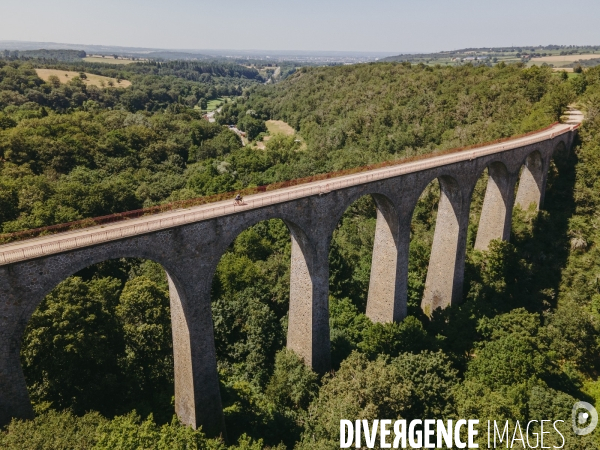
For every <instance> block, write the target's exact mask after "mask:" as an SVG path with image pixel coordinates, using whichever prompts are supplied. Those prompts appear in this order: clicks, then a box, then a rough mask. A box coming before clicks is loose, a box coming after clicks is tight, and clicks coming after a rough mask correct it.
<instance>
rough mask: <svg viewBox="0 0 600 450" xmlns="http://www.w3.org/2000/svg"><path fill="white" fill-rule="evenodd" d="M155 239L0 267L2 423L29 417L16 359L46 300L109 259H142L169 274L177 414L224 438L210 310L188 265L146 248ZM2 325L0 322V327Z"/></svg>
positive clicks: (21, 374)
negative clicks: (198, 293) (4, 305)
mask: <svg viewBox="0 0 600 450" xmlns="http://www.w3.org/2000/svg"><path fill="white" fill-rule="evenodd" d="M154 239H156V235H155V236H153V237H151V236H149V235H146V236H144V237H143V238H141V239H134V240H133V241H137V242H135V243H133V244H132V245H127V244H126V245H119V244H120V243H119V242H116V243H114V242H113V243H110V244H108V245H103V246H97V247H87V248H84V249H81V250H75V251H73V252H70V253H67V254H59V255H52V256H49V257H45V258H40V259H37V260H31V261H26V262H24V263H20V264H19V263H18V264H15V265H12V266H4V267H0V283H1V284H3V287H2V288H1V289H0V298H1V299H2V300H3V301H6V303H7V304H10V305H11V306H12V307H13V308H12V311H9V313H12V316H13V317H12V319H13V320H10V319H11V317H10V314H9V316H8V317H6V319H7V320H9V321H8V322H7V323H8V324H10V325H12V326H11V329H9V330H7V329H6V328H5V332H2V333H0V337H2V338H3V339H2V340H5V342H1V343H0V388H1V389H0V423H5V422H7V421H9V420H10V419H11V418H12V417H19V418H31V417H32V416H33V410H32V407H31V403H30V399H29V394H28V392H27V386H26V383H25V377H24V375H23V369H22V366H21V363H20V360H19V354H20V350H21V345H22V340H23V335H24V332H25V328H26V327H27V324H28V322H29V320H30V318H31V316H32V314H33V312H34V311H35V310H36V308H37V307H38V306H39V304H40V303H41V302H42V300H43V299H44V297H45V296H46V295H47V294H49V293H50V292H51V291H52V290H53V289H54V288H55V287H56V286H57V285H58V284H59V283H60V282H61V281H63V280H65V279H67V278H68V277H69V276H72V275H74V274H76V273H77V272H79V271H81V270H83V269H85V268H86V267H89V266H92V265H94V264H98V263H101V262H103V261H107V260H111V259H119V258H142V259H146V260H152V261H154V262H156V263H158V264H160V265H161V267H163V269H165V272H166V273H167V280H168V284H169V296H170V306H171V308H170V309H171V326H172V331H173V357H174V372H175V412H176V413H177V415H178V417H179V418H180V420H181V421H182V422H183V423H185V424H188V425H191V426H192V427H194V428H196V427H197V426H199V425H202V426H203V429H204V430H205V431H206V432H207V434H209V435H219V434H224V421H223V416H222V409H221V399H220V393H219V388H218V376H217V370H216V359H215V355H214V338H213V334H212V326H210V327H207V326H206V324H207V323H209V324H211V325H212V317H210V307H209V308H203V307H202V305H200V304H199V303H200V302H198V301H197V298H194V297H195V296H196V292H195V291H196V290H197V286H195V285H193V283H190V275H189V274H186V273H185V272H186V271H185V268H186V267H187V268H189V265H188V266H186V265H185V264H182V265H178V264H177V261H174V260H172V259H170V258H165V257H163V256H162V255H161V254H160V252H159V251H157V252H155V251H154V250H153V249H155V248H156V247H158V246H153V245H148V244H151V243H153V242H155V241H154ZM143 244H146V245H143ZM184 266H185V267H184ZM34 274H35V275H34ZM191 277H194V275H191ZM32 279H33V280H34V282H30V283H28V284H21V280H23V281H24V282H26V283H27V281H28V280H29V281H31V280H32ZM15 281H16V282H15ZM1 303H2V302H0V304H1ZM209 306H210V305H209ZM15 316H17V317H18V320H15ZM207 316H208V317H207ZM190 319H193V320H192V321H190ZM3 322H4V321H3V320H1V318H0V328H2V326H3V325H4V323H3ZM5 338H8V339H5Z"/></svg>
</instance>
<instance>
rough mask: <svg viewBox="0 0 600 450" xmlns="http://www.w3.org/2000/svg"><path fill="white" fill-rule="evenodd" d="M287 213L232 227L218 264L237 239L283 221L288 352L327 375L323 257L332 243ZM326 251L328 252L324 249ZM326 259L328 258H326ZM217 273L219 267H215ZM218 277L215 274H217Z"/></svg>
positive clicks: (251, 219)
mask: <svg viewBox="0 0 600 450" xmlns="http://www.w3.org/2000/svg"><path fill="white" fill-rule="evenodd" d="M288 216H289V214H286V213H283V214H281V213H277V212H272V213H267V214H264V213H263V214H261V213H259V214H253V215H250V216H249V217H248V218H247V219H246V220H244V221H241V222H239V223H236V225H235V226H231V227H230V230H229V231H228V235H227V238H226V239H223V241H222V243H221V249H222V250H221V251H220V253H219V255H218V258H217V259H216V261H217V262H218V261H219V260H220V259H221V258H222V256H223V254H224V253H225V251H226V249H227V248H228V247H229V246H230V245H231V244H232V243H233V242H234V241H235V239H236V238H237V237H238V236H239V235H240V234H241V233H242V232H243V231H245V230H247V229H249V228H250V227H252V226H254V225H256V224H258V223H260V222H263V221H267V220H273V219H279V220H282V221H283V222H284V223H285V225H286V226H287V228H288V230H289V232H290V239H291V262H290V264H291V266H290V299H289V301H290V303H289V316H288V331H287V344H286V346H287V348H289V349H291V350H293V351H294V352H295V353H296V354H297V355H298V356H300V357H301V358H302V359H303V360H304V362H305V363H306V364H307V365H308V366H309V367H311V368H313V370H315V371H317V372H320V373H324V372H326V371H327V370H329V365H330V351H329V348H330V342H329V309H328V303H327V300H328V293H329V268H328V266H327V260H326V259H325V260H324V258H323V254H325V255H327V254H328V247H329V242H328V240H325V241H326V242H325V244H326V245H322V244H323V242H317V241H315V239H314V238H313V236H311V235H309V234H308V233H306V232H305V227H304V226H302V225H300V224H299V223H298V221H296V220H291V219H290V218H289V217H288ZM323 247H325V248H323ZM325 258H326V256H325ZM214 268H215V269H216V264H215V266H214ZM212 273H213V275H214V270H213V272H212Z"/></svg>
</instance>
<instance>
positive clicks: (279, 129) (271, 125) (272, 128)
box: [266, 120, 296, 136]
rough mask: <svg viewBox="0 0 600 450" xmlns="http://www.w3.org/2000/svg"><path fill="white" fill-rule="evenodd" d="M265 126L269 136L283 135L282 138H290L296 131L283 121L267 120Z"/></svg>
mask: <svg viewBox="0 0 600 450" xmlns="http://www.w3.org/2000/svg"><path fill="white" fill-rule="evenodd" d="M266 125H267V130H269V134H270V135H271V136H273V135H275V134H283V135H284V136H292V135H294V134H296V130H294V129H293V128H292V127H290V126H289V125H288V124H287V123H285V122H284V121H283V120H267V122H266Z"/></svg>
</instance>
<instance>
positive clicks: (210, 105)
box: [206, 97, 225, 112]
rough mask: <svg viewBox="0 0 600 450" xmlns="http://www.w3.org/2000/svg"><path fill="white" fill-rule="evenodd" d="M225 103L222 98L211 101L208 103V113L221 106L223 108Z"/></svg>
mask: <svg viewBox="0 0 600 450" xmlns="http://www.w3.org/2000/svg"><path fill="white" fill-rule="evenodd" d="M223 103H225V99H224V98H222V97H219V98H216V99H214V100H209V101H208V102H207V103H206V111H208V112H211V111H214V110H215V109H217V108H218V107H219V106H222V105H223Z"/></svg>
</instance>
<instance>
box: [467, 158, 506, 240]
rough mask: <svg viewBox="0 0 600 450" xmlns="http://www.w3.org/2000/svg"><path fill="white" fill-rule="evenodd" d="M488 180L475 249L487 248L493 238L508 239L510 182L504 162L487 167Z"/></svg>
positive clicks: (497, 162) (493, 163)
mask: <svg viewBox="0 0 600 450" xmlns="http://www.w3.org/2000/svg"><path fill="white" fill-rule="evenodd" d="M487 171H488V181H487V187H486V191H485V197H484V200H483V206H482V208H481V215H480V217H479V226H478V229H477V237H476V239H475V249H476V250H487V249H488V246H489V243H490V242H491V241H492V240H494V239H501V240H508V238H509V237H510V225H511V220H510V219H511V215H512V201H511V194H512V189H511V183H510V175H509V173H508V169H507V168H506V166H505V165H504V163H502V162H499V161H496V162H492V163H491V164H489V165H488V167H487Z"/></svg>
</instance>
